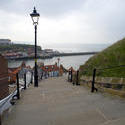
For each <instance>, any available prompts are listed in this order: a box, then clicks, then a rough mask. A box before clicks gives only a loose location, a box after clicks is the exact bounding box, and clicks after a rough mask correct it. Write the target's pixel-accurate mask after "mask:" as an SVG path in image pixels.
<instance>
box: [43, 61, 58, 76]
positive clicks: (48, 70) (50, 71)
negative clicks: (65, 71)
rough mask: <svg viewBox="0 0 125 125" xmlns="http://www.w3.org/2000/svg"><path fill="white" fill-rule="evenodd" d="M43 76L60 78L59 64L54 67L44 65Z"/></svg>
mask: <svg viewBox="0 0 125 125" xmlns="http://www.w3.org/2000/svg"><path fill="white" fill-rule="evenodd" d="M41 69H42V71H43V74H44V75H47V76H50V77H56V76H59V67H58V66H57V63H55V64H54V65H44V66H42V67H41Z"/></svg>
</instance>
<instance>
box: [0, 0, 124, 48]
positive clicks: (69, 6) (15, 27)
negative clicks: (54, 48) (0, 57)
mask: <svg viewBox="0 0 125 125" xmlns="http://www.w3.org/2000/svg"><path fill="white" fill-rule="evenodd" d="M34 6H36V9H37V11H38V12H39V13H40V19H39V25H38V44H39V45H41V46H42V45H47V44H54V43H60V44H66V43H69V44H70V43H72V44H73V43H80V44H82V43H100V44H101V43H102V44H103V43H113V42H116V41H117V40H119V39H122V38H123V37H125V16H124V15H125V0H34V1H33V0H0V15H1V17H0V38H9V39H11V40H12V41H27V42H29V43H31V44H33V43H34V27H33V25H32V20H31V18H30V16H29V14H30V13H31V12H32V10H33V7H34Z"/></svg>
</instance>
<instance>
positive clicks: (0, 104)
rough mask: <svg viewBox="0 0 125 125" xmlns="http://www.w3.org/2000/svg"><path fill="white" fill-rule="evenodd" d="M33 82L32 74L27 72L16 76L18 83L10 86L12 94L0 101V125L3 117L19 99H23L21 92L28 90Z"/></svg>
mask: <svg viewBox="0 0 125 125" xmlns="http://www.w3.org/2000/svg"><path fill="white" fill-rule="evenodd" d="M32 82H33V74H32V72H25V73H24V74H20V73H17V74H16V83H14V84H12V85H9V90H10V94H9V95H8V96H7V97H6V98H4V99H2V100H0V125H1V124H2V120H1V116H2V113H3V112H4V111H6V110H7V109H8V108H9V107H10V106H11V105H13V104H14V103H15V101H16V100H17V99H20V97H21V91H22V90H23V89H24V90H26V89H27V87H28V86H29V84H30V83H32Z"/></svg>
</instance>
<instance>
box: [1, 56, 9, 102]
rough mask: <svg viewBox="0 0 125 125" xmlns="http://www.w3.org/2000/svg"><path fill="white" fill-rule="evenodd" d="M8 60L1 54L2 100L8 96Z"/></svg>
mask: <svg viewBox="0 0 125 125" xmlns="http://www.w3.org/2000/svg"><path fill="white" fill-rule="evenodd" d="M8 85H9V83H8V62H7V60H6V59H4V57H3V56H1V55H0V100H1V99H3V98H5V97H6V96H8V94H9V89H8Z"/></svg>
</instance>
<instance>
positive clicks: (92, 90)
mask: <svg viewBox="0 0 125 125" xmlns="http://www.w3.org/2000/svg"><path fill="white" fill-rule="evenodd" d="M95 76H96V69H94V70H93V80H92V89H91V92H94V90H95Z"/></svg>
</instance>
